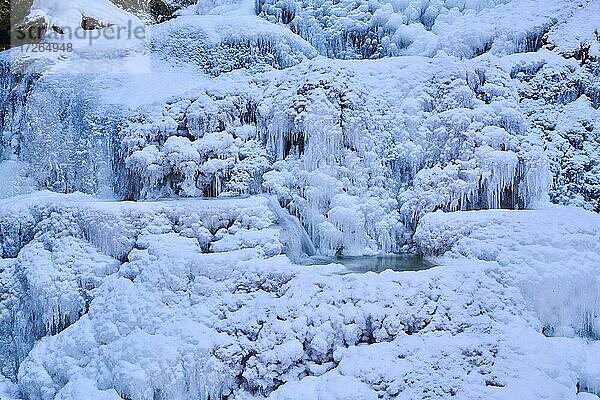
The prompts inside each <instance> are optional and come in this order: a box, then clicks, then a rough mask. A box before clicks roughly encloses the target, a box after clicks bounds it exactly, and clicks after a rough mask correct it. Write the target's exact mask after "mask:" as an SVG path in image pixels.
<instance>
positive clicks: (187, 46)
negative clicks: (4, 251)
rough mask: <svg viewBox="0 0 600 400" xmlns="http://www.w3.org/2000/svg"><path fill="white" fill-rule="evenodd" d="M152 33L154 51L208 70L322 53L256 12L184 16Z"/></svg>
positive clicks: (284, 63) (281, 64)
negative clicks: (261, 17) (253, 15)
mask: <svg viewBox="0 0 600 400" xmlns="http://www.w3.org/2000/svg"><path fill="white" fill-rule="evenodd" d="M151 35H152V40H151V47H152V49H153V51H156V52H160V53H161V54H162V56H164V57H166V58H167V59H169V60H171V61H180V62H185V63H192V64H195V65H197V66H199V67H200V68H202V70H204V71H206V73H208V74H209V75H219V74H221V73H224V72H229V71H232V70H236V69H242V68H257V67H261V66H263V68H264V66H265V65H268V66H271V67H274V68H277V69H283V68H289V67H292V66H294V65H297V64H299V63H300V62H302V61H303V60H305V59H308V58H314V57H315V56H316V55H317V52H316V50H315V49H314V48H313V47H312V46H311V45H310V44H308V43H307V42H305V41H304V40H302V39H301V38H299V37H298V36H296V35H294V34H292V33H291V32H289V31H288V30H287V29H285V28H282V27H278V26H276V25H273V24H270V23H268V22H266V21H263V20H261V19H259V18H256V17H252V16H237V17H227V16H183V17H180V18H177V19H175V20H173V21H169V22H167V23H164V24H161V25H158V26H156V27H154V28H153V29H152V31H151Z"/></svg>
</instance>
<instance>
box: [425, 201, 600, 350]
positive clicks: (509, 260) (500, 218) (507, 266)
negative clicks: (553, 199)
mask: <svg viewBox="0 0 600 400" xmlns="http://www.w3.org/2000/svg"><path fill="white" fill-rule="evenodd" d="M414 240H415V241H416V243H417V244H418V245H419V246H420V248H421V249H422V250H423V251H424V252H425V253H428V254H444V253H445V254H447V255H448V256H451V257H458V258H463V257H466V258H470V259H479V260H485V261H496V262H498V263H499V264H500V267H501V269H502V270H503V273H504V274H506V275H507V276H508V277H509V279H510V280H511V281H512V282H514V283H515V284H516V285H518V286H519V287H521V289H522V291H523V293H524V295H525V296H526V298H527V299H528V300H529V301H530V303H531V304H533V306H534V308H535V310H536V312H537V315H538V317H539V319H540V321H541V323H542V325H543V329H544V332H545V333H546V334H547V335H549V336H554V335H560V336H568V337H573V336H576V335H579V336H584V337H587V338H595V339H597V338H599V337H600V319H599V318H598V315H600V314H599V313H600V280H599V279H598V266H599V265H600V263H599V261H600V216H598V215H596V214H592V213H589V212H587V211H583V210H580V209H577V208H564V207H556V206H555V207H552V208H549V209H543V210H535V211H523V212H514V211H512V212H511V211H479V212H467V213H451V214H444V213H440V212H438V213H433V214H429V215H427V216H425V218H423V220H422V221H421V223H420V225H419V228H418V229H417V232H416V234H415V237H414Z"/></svg>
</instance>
